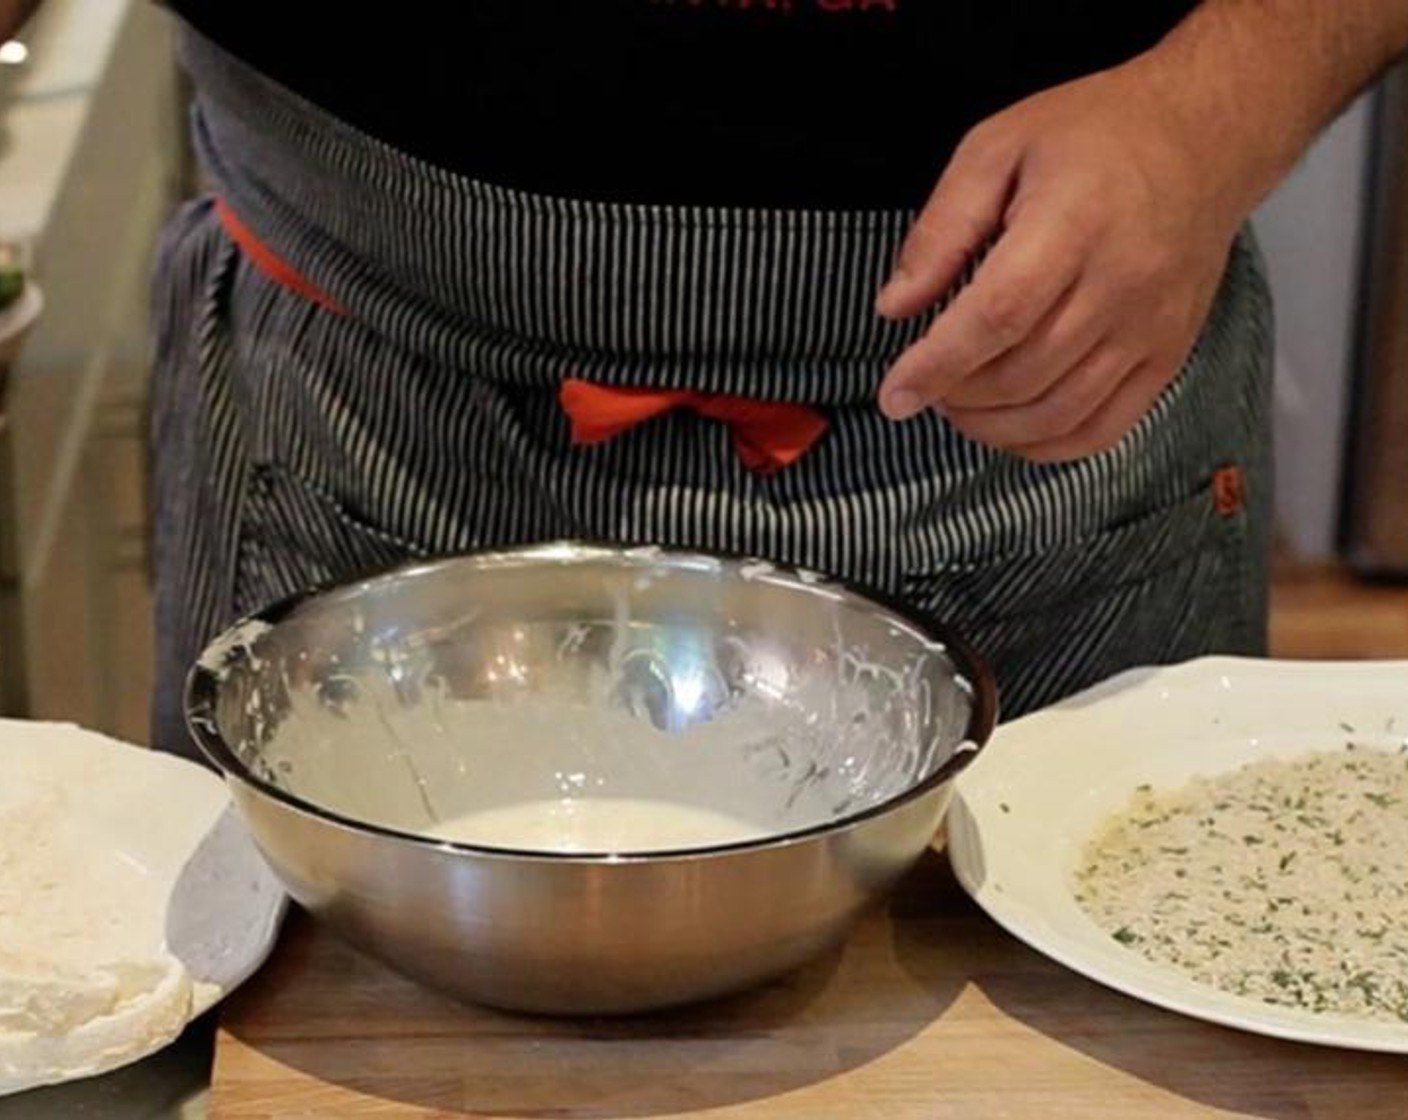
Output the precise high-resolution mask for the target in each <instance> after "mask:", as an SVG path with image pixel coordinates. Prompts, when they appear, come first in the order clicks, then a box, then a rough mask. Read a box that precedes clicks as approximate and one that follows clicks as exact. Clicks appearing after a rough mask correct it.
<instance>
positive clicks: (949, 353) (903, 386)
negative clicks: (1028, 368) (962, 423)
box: [880, 215, 1084, 420]
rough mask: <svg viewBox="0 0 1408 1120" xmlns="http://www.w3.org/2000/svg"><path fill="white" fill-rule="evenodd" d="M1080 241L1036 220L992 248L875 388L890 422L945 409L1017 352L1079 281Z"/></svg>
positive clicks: (1065, 230)
mask: <svg viewBox="0 0 1408 1120" xmlns="http://www.w3.org/2000/svg"><path fill="white" fill-rule="evenodd" d="M1083 252H1084V241H1083V239H1081V238H1080V237H1079V236H1078V235H1076V234H1073V233H1072V231H1071V230H1070V229H1069V228H1067V227H1066V226H1064V225H1063V224H1062V223H1061V222H1059V221H1055V220H1049V219H1042V218H1041V217H1039V216H1036V215H1033V216H1032V217H1030V218H1029V219H1028V220H1025V221H1022V222H1018V223H1017V224H1014V225H1013V226H1012V228H1010V229H1009V230H1008V231H1007V232H1006V233H1005V234H1003V236H1002V238H1001V239H1000V240H999V241H998V242H997V244H996V246H994V248H993V250H992V252H991V253H990V254H989V255H988V257H987V259H986V260H984V261H983V264H982V266H981V267H980V268H979V269H978V273H977V275H976V276H975V277H974V278H973V282H972V283H971V284H970V285H969V286H968V287H966V288H964V289H963V291H961V292H960V293H959V294H958V296H957V297H956V298H955V299H954V301H953V303H952V304H951V305H950V306H949V307H948V308H947V309H946V310H945V311H944V312H943V313H942V314H941V315H940V316H939V317H938V319H937V320H935V322H934V325H933V326H932V327H931V328H930V329H929V332H928V334H926V335H925V336H924V338H922V339H920V340H919V341H918V342H916V343H915V344H914V345H913V346H911V347H910V348H909V349H908V350H907V351H905V353H904V354H902V355H900V358H899V360H898V361H896V362H895V364H894V366H893V368H892V369H891V370H890V372H889V374H888V375H887V376H886V378H885V382H884V384H883V385H882V386H881V389H880V407H881V409H882V410H883V411H884V412H885V414H886V415H887V416H889V417H890V418H891V419H894V420H903V419H906V418H907V417H909V416H912V415H914V413H916V412H918V411H919V410H920V409H921V408H924V407H926V406H934V405H937V404H939V403H940V402H942V401H943V400H944V399H945V398H946V397H947V396H948V394H949V393H950V392H951V391H952V390H953V389H954V387H955V386H956V385H957V384H958V383H959V382H960V381H962V380H963V379H964V378H966V377H968V376H970V375H971V374H973V373H974V372H975V371H976V370H978V369H981V368H982V367H983V366H984V365H986V364H987V363H988V362H991V361H992V360H993V359H995V358H997V357H998V356H999V355H1001V354H1005V353H1007V351H1009V350H1013V349H1015V348H1016V347H1017V346H1019V345H1020V344H1021V343H1022V342H1023V341H1024V340H1025V339H1026V338H1027V337H1028V335H1030V334H1031V332H1032V330H1033V329H1034V328H1035V327H1036V326H1037V324H1038V323H1040V322H1041V321H1042V319H1043V318H1045V316H1046V315H1047V314H1048V313H1049V312H1050V311H1051V309H1052V307H1053V306H1054V305H1055V304H1056V303H1057V301H1058V300H1060V299H1061V297H1062V296H1063V295H1065V294H1066V292H1067V291H1068V290H1069V289H1070V288H1071V286H1072V285H1073V284H1074V283H1075V282H1076V280H1077V278H1078V277H1079V275H1080V266H1081V261H1082V255H1083Z"/></svg>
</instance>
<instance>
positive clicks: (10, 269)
mask: <svg viewBox="0 0 1408 1120" xmlns="http://www.w3.org/2000/svg"><path fill="white" fill-rule="evenodd" d="M23 291H24V273H23V272H22V271H21V270H20V268H19V266H18V265H11V264H5V263H3V262H0V311H3V310H4V309H5V308H7V307H9V306H10V304H12V303H14V302H15V300H17V299H19V298H20V293H21V292H23Z"/></svg>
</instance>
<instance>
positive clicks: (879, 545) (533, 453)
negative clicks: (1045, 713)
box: [153, 31, 1271, 750]
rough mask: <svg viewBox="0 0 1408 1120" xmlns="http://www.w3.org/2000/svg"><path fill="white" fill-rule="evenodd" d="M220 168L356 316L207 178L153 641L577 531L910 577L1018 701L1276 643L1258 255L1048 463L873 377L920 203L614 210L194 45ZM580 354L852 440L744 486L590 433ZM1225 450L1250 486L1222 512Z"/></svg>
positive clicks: (169, 340)
mask: <svg viewBox="0 0 1408 1120" xmlns="http://www.w3.org/2000/svg"><path fill="white" fill-rule="evenodd" d="M182 39H183V52H184V57H185V61H186V64H187V67H188V69H189V70H190V72H191V74H192V77H193V80H194V84H195V88H196V91H197V95H198V109H197V112H196V115H195V129H196V139H197V144H198V148H199V152H200V155H201V158H202V161H203V163H204V166H205V169H206V172H207V175H208V177H209V179H210V181H211V183H212V184H213V187H214V189H215V190H216V191H217V192H218V194H219V195H220V196H221V197H223V198H224V200H225V201H226V202H227V204H228V205H229V206H230V207H231V208H232V210H233V211H234V212H235V213H236V214H238V215H239V217H240V219H241V220H242V221H243V222H244V223H245V224H246V225H247V226H248V227H249V228H250V229H251V230H252V231H253V232H254V233H255V234H256V235H257V236H258V238H259V239H260V240H261V241H262V242H263V243H264V244H266V245H269V246H271V247H273V249H275V250H276V251H277V252H278V254H279V255H280V256H281V257H282V258H283V259H284V260H286V261H287V262H288V263H289V264H290V265H291V266H292V267H294V268H296V269H297V270H298V271H299V272H301V273H302V274H303V275H304V276H305V277H307V278H308V280H309V281H311V282H312V283H313V284H315V285H316V286H317V287H318V288H320V289H321V290H322V291H324V292H326V293H328V294H329V295H330V296H331V297H332V298H333V299H334V300H336V302H337V303H338V304H339V305H340V307H341V308H342V309H343V310H344V312H345V313H344V314H338V313H336V312H334V311H330V310H328V309H326V308H324V307H320V306H318V305H316V304H315V303H313V302H311V301H309V300H307V299H306V298H304V297H303V296H300V295H299V294H298V293H297V292H294V291H291V290H289V289H288V288H287V287H282V286H280V285H278V284H276V283H274V282H273V281H272V280H271V279H270V278H269V277H268V276H267V275H266V274H265V273H264V272H261V271H260V270H259V269H258V268H256V267H254V266H253V264H252V263H251V262H250V260H248V259H247V258H246V257H245V256H244V255H243V254H242V253H241V251H240V249H239V248H238V247H237V245H236V244H235V243H234V242H233V241H232V240H231V239H230V238H229V237H228V236H227V234H226V232H225V230H224V229H223V228H222V226H221V224H220V222H219V220H218V218H217V216H216V213H215V210H214V207H213V205H212V203H211V202H210V201H209V200H201V201H197V202H194V203H192V204H190V205H189V206H187V207H186V208H185V209H184V210H183V211H182V212H181V213H180V214H179V215H178V216H177V217H176V218H175V219H174V220H173V221H172V223H171V224H170V226H169V228H168V231H167V235H166V238H165V240H164V243H163V245H162V248H161V255H160V261H159V267H158V272H157V279H156V284H155V310H156V313H155V326H156V337H157V345H158V354H157V369H156V399H155V416H154V429H153V436H154V441H155V483H156V486H155V493H156V510H155V516H156V520H157V524H158V529H159V533H158V549H157V595H158V625H159V646H160V663H159V667H158V674H159V685H158V698H157V713H156V726H155V729H154V735H155V738H156V740H157V742H158V744H159V745H161V746H163V747H166V748H168V749H173V750H186V749H187V748H186V745H185V744H186V738H185V735H184V732H183V728H182V723H181V719H180V710H179V709H180V687H181V680H182V678H183V676H184V673H185V669H186V667H187V666H188V664H189V663H190V662H191V661H192V660H193V659H194V657H195V656H196V655H197V653H198V652H199V649H200V648H201V646H202V645H203V643H204V642H205V641H206V640H207V639H208V638H210V637H211V636H212V635H213V634H214V633H215V632H216V631H217V630H218V629H219V628H221V627H223V626H224V625H225V624H227V623H228V622H230V621H231V620H232V619H233V618H235V617H236V616H237V615H239V614H241V613H244V612H248V611H250V610H254V609H256V608H258V607H260V606H262V605H264V604H266V603H268V602H269V601H271V600H274V599H276V598H280V597H282V596H284V595H287V594H289V593H291V592H293V591H295V590H298V589H300V588H303V587H305V586H307V585H309V584H312V583H317V582H323V581H327V580H331V579H339V578H345V577H348V576H350V575H352V574H354V573H356V572H358V571H360V570H363V569H366V568H369V567H373V566H380V565H384V564H387V563H389V562H394V561H397V560H400V559H404V558H407V557H412V556H429V555H434V554H439V553H446V552H452V551H457V550H463V549H467V548H471V547H477V546H483V545H503V544H513V543H520V542H527V541H536V540H544V539H553V538H562V537H591V538H599V539H613V540H625V541H632V542H651V543H659V544H664V545H671V546H680V547H690V548H712V549H724V550H728V551H732V552H741V553H748V554H754V555H758V556H762V557H767V558H770V559H775V560H778V561H782V562H786V563H793V564H800V565H804V566H807V567H810V568H814V569H818V570H822V571H827V572H830V573H833V574H836V575H839V576H843V577H846V578H848V579H851V580H855V581H858V582H861V583H864V584H868V585H871V586H873V587H875V588H877V589H879V590H882V591H885V592H887V593H890V594H892V595H896V596H899V597H901V598H903V599H904V600H906V601H908V602H909V603H910V604H911V605H913V606H914V607H916V608H917V609H919V610H921V611H927V612H932V613H933V614H935V615H937V616H940V617H942V618H944V619H945V620H947V621H948V622H950V623H951V624H953V625H954V626H956V627H957V628H958V629H959V630H961V631H963V632H965V633H966V634H968V635H969V636H970V637H971V639H972V640H973V642H974V643H975V644H976V645H977V646H978V648H979V649H981V650H982V651H983V652H984V653H985V654H986V655H987V657H988V658H989V659H990V660H991V661H992V663H993V664H994V667H995V669H996V671H997V675H998V679H999V684H1000V687H1001V690H1002V699H1003V706H1004V710H1005V712H1006V713H1007V714H1008V715H1015V714H1018V713H1020V712H1022V711H1025V710H1028V709H1030V708H1032V707H1034V706H1036V705H1040V704H1043V703H1046V702H1049V701H1051V700H1054V699H1056V698H1058V697H1060V696H1062V695H1064V694H1066V693H1069V692H1071V691H1073V690H1075V689H1078V688H1080V687H1082V686H1085V685H1087V684H1090V683H1092V682H1093V681H1095V680H1097V679H1100V678H1102V677H1104V676H1106V675H1108V674H1110V673H1112V672H1115V671H1117V670H1119V669H1122V668H1125V667H1128V666H1130V665H1135V664H1142V663H1152V662H1164V661H1170V660H1176V659H1182V658H1186V657H1190V656H1194V655H1198V654H1202V653H1207V652H1212V651H1223V652H1244V653H1255V652H1259V651H1261V649H1262V647H1263V644H1264V636H1265V622H1266V598H1265V578H1264V575H1265V573H1264V568H1265V554H1266V548H1267V537H1268V533H1267V521H1268V517H1269V499H1270V494H1269V487H1270V471H1269V463H1268V447H1267V445H1268V428H1267V426H1268V387H1269V373H1270V364H1271V363H1270V357H1269V355H1270V347H1271V339H1270V306H1269V299H1268V295H1267V290H1266V286H1265V283H1264V280H1263V277H1262V273H1261V270H1260V263H1259V260H1258V257H1257V254H1256V251H1255V248H1254V246H1253V245H1252V244H1251V243H1250V241H1249V239H1243V240H1241V241H1239V242H1238V244H1237V246H1236V248H1235V250H1234V252H1233V255H1232V258H1231V260H1230V262H1229V266H1228V270H1227V274H1226V278H1225V280H1224V283H1223V287H1222V291H1221V295H1220V297H1219V299H1218V301H1217V305H1216V307H1215V309H1214V311H1213V314H1212V317H1211V319H1210V321H1209V323H1208V325H1207V327H1206V329H1205V331H1204V334H1203V336H1202V338H1201V341H1200V342H1199V344H1198V347H1197V350H1196V352H1195V353H1194V355H1193V357H1192V358H1191V359H1190V361H1189V363H1188V367H1187V369H1186V370H1185V371H1184V373H1183V375H1182V376H1181V377H1180V379H1179V380H1178V381H1177V382H1176V383H1175V384H1174V385H1173V386H1172V387H1171V388H1170V390H1169V391H1168V392H1167V393H1166V394H1165V395H1164V397H1163V398H1162V399H1161V400H1160V402H1159V404H1158V405H1157V407H1156V408H1155V410H1154V412H1153V413H1152V414H1151V415H1150V416H1149V417H1148V418H1147V419H1146V420H1145V421H1144V422H1143V423H1141V425H1140V426H1139V427H1138V429H1137V430H1136V431H1135V432H1134V433H1132V434H1131V435H1130V437H1129V438H1127V439H1126V440H1125V441H1124V443H1123V444H1121V445H1120V446H1119V447H1118V448H1116V449H1115V450H1113V451H1111V452H1109V453H1107V454H1104V455H1101V456H1098V457H1095V458H1092V459H1089V460H1086V461H1084V462H1081V463H1076V464H1071V465H1062V466H1037V465H1033V464H1029V463H1026V462H1024V461H1022V460H1019V459H1016V458H1013V457H1011V456H1008V455H1005V454H1001V453H998V452H995V451H992V450H990V449H988V448H985V447H982V446H979V445H977V444H974V443H972V442H970V441H968V440H966V439H965V438H963V437H962V436H960V435H959V434H957V433H956V432H954V431H953V430H952V429H951V428H949V427H948V426H947V425H946V424H945V423H944V422H943V421H942V420H941V419H940V418H938V417H936V416H933V415H928V416H925V417H923V418H920V419H917V420H914V421H912V422H909V423H906V424H903V425H895V424H891V423H890V422H888V421H887V420H885V419H884V418H883V417H882V416H881V415H880V413H879V412H878V411H877V409H876V408H875V407H874V403H873V398H874V394H875V390H876V387H877V386H878V384H879V382H880V379H881V376H882V374H883V373H884V371H885V369H886V368H887V366H888V363H889V361H890V360H891V359H892V358H893V357H894V356H895V355H896V354H897V353H898V352H899V351H900V350H901V349H902V348H903V346H904V345H905V343H906V342H907V341H908V340H910V339H912V338H913V337H915V336H916V334H917V333H918V332H919V331H920V330H922V329H923V324H910V325H900V326H897V325H895V324H892V323H888V322H884V321H882V320H880V319H878V318H877V317H876V316H875V315H874V313H873V311H872V303H873V299H874V294H875V292H876V291H877V289H878V287H879V285H880V283H881V281H882V280H883V279H884V276H885V273H886V271H887V267H888V265H889V263H890V261H891V259H892V257H893V255H894V253H895V251H896V249H897V248H898V246H899V244H900V242H901V240H902V238H903V236H904V232H905V230H906V228H907V225H908V223H909V221H910V220H911V219H912V217H913V215H911V214H909V213H904V212H844V213H842V212H792V211H777V210H760V209H729V208H718V209H714V208H708V207H687V208H671V207H659V206H640V205H621V204H608V203H595V202H584V201H574V200H564V199H556V198H549V197H543V196H537V195H528V194H523V193H518V192H515V191H510V190H505V189H501V188H497V187H494V186H490V185H486V184H483V183H478V182H472V181H469V180H466V179H462V178H458V177H456V176H454V175H451V174H448V173H446V172H444V171H442V170H440V169H437V168H434V167H431V166H427V165H425V164H422V163H420V162H417V161H416V160H413V159H411V158H410V157H408V156H406V155H403V154H402V153H399V152H397V151H395V150H393V149H391V148H389V147H387V146H385V145H384V144H381V143H380V142H378V141H376V140H374V139H372V138H370V137H368V136H365V135H363V134H361V133H359V132H357V131H355V130H353V129H350V128H348V127H347V126H345V125H343V124H342V123H340V122H338V121H336V120H334V119H332V118H330V117H328V116H327V115H326V114H324V113H322V112H321V111H320V110H319V109H317V108H316V107H314V106H311V105H309V104H307V103H306V102H304V101H302V100H300V99H299V98H297V97H296V96H294V95H293V94H292V93H290V92H289V91H287V90H285V89H283V88H281V87H279V86H277V85H275V84H274V83H272V82H270V81H268V80H266V79H264V78H263V77H262V76H260V75H258V74H257V73H255V72H254V71H252V70H250V69H249V68H247V67H245V66H244V65H242V64H241V63H239V62H238V61H237V60H235V59H233V58H231V57H229V56H228V55H226V54H225V53H223V52H222V51H221V50H220V49H219V48H217V47H215V46H214V45H212V44H210V43H209V42H207V41H205V40H203V39H201V38H200V37H198V36H197V35H195V34H194V33H192V32H189V31H186V32H184V33H183V36H182ZM568 376H575V377H582V378H587V379H589V380H593V381H597V382H601V383H603V384H609V385H621V386H651V387H671V388H674V387H688V388H694V389H699V390H703V391H707V392H722V393H734V394H741V395H745V396H750V397H755V398H760V399H773V400H788V401H799V402H804V403H808V404H812V405H815V406H818V407H821V408H823V409H825V410H826V411H827V414H828V416H829V418H830V420H831V428H830V431H829V432H828V433H827V435H826V436H825V437H824V438H823V440H822V441H821V442H820V443H819V444H818V445H817V446H816V447H814V448H813V449H812V450H811V451H810V452H809V453H808V454H807V455H806V456H805V457H804V458H803V459H802V460H801V461H800V462H798V463H797V464H795V465H794V466H792V467H789V468H788V469H786V470H784V471H781V472H780V473H777V474H774V475H768V476H764V475H759V474H755V473H750V472H749V471H747V470H746V469H745V468H744V467H743V466H742V465H741V464H740V463H739V462H738V459H737V457H736V456H735V454H734V452H733V449H732V446H731V442H730V438H729V433H728V432H727V430H726V429H725V428H724V427H723V426H722V425H719V424H717V423H715V422H712V421H709V420H706V419H703V418H701V417H699V416H697V415H695V414H692V413H688V412H679V413H672V414H670V415H668V416H666V417H664V418H661V419H659V420H656V421H651V422H650V423H648V424H645V425H643V426H641V427H640V428H638V429H635V430H633V431H631V432H630V433H628V434H626V435H624V436H622V437H620V438H618V439H616V440H613V441H611V442H609V443H606V444H603V445H600V446H596V447H591V448H576V447H573V446H572V445H571V443H570V440H569V434H568V425H567V422H566V420H565V418H564V417H563V416H562V415H561V414H560V411H559V407H558V404H557V402H556V391H557V388H558V386H559V384H560V382H561V381H562V379H563V378H564V377H568ZM1227 468H1237V469H1239V470H1240V472H1241V477H1243V478H1245V479H1246V482H1247V493H1248V495H1249V499H1248V501H1247V502H1246V503H1245V504H1242V505H1241V506H1239V507H1238V508H1236V509H1228V508H1226V506H1225V505H1223V506H1222V507H1221V508H1219V503H1218V502H1217V501H1215V500H1214V497H1215V495H1214V489H1215V488H1214V486H1213V480H1214V479H1215V478H1216V477H1217V476H1218V472H1219V471H1223V470H1225V469H1227Z"/></svg>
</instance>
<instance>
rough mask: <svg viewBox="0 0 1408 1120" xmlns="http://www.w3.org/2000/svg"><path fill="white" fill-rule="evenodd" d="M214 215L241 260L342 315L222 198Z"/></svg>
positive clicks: (340, 307) (331, 302) (289, 288)
mask: <svg viewBox="0 0 1408 1120" xmlns="http://www.w3.org/2000/svg"><path fill="white" fill-rule="evenodd" d="M215 213H216V214H217V215H218V216H219V218H220V224H221V225H222V226H224V227H225V235H226V236H227V237H229V239H230V240H231V241H233V242H234V243H235V244H236V245H237V246H239V250H240V252H241V253H243V254H244V255H245V259H246V260H248V261H249V263H250V264H252V265H253V266H254V267H255V268H257V269H258V270H259V271H260V272H262V273H263V274H264V275H265V276H267V277H268V278H269V279H270V280H272V281H273V282H274V283H275V284H278V285H279V286H280V287H283V288H287V289H288V290H289V291H291V292H296V293H297V294H298V295H300V296H302V297H303V298H304V299H307V300H312V302H314V303H316V304H317V305H318V306H319V307H323V308H326V309H327V310H328V311H331V312H333V313H334V314H337V315H342V314H345V312H344V311H343V308H342V305H341V304H339V303H338V302H337V300H335V299H333V298H332V296H330V295H328V293H327V292H325V291H323V289H322V288H320V287H318V286H317V285H316V284H314V283H313V281H311V280H309V279H308V277H306V276H304V275H303V273H301V272H299V271H298V269H296V268H294V267H293V265H291V264H289V263H288V261H286V260H284V259H283V257H281V256H279V255H278V253H276V252H274V250H273V249H271V248H269V246H268V245H266V244H265V243H264V242H263V241H261V240H260V239H259V238H258V237H257V236H255V233H254V231H253V230H251V229H250V228H249V227H248V226H247V225H245V224H244V222H242V221H240V218H239V215H238V214H236V213H235V212H234V211H233V210H231V209H230V206H229V203H227V202H226V201H225V200H224V199H223V198H217V199H216V200H215Z"/></svg>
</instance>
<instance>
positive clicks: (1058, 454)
mask: <svg viewBox="0 0 1408 1120" xmlns="http://www.w3.org/2000/svg"><path fill="white" fill-rule="evenodd" d="M1175 372H1176V371H1175ZM1170 376H1171V375H1170V372H1169V370H1168V369H1167V368H1165V366H1164V364H1163V363H1157V362H1147V363H1145V364H1143V365H1141V366H1140V367H1139V368H1138V369H1136V370H1135V371H1134V372H1133V373H1132V374H1130V376H1129V377H1127V378H1126V379H1125V380H1124V382H1123V383H1122V384H1121V385H1120V387H1119V390H1118V392H1116V393H1115V395H1114V396H1112V397H1111V398H1110V399H1109V400H1108V401H1106V402H1105V404H1104V405H1103V406H1101V407H1100V408H1099V409H1098V410H1097V411H1096V412H1095V413H1094V414H1093V415H1091V416H1090V417H1089V419H1087V420H1086V421H1085V422H1084V423H1083V424H1081V425H1080V426H1079V427H1078V428H1076V429H1075V430H1074V431H1071V432H1069V433H1067V434H1066V435H1064V436H1061V437H1059V438H1057V439H1052V440H1041V441H1036V442H1033V443H1029V444H1026V445H1023V446H1018V447H1014V448H1012V450H1013V452H1014V453H1015V454H1017V455H1020V456H1022V458H1024V459H1030V460H1032V461H1034V462H1038V463H1061V462H1069V461H1070V460H1072V459H1083V458H1085V457H1087V456H1089V455H1098V454H1099V453H1100V452H1102V451H1108V450H1110V448H1112V447H1114V446H1116V445H1117V444H1118V443H1119V442H1120V441H1121V440H1123V439H1124V437H1125V436H1126V435H1128V434H1129V432H1130V430H1131V429H1132V428H1134V427H1135V425H1137V424H1138V423H1139V422H1140V421H1141V420H1143V419H1144V417H1145V416H1147V415H1148V414H1149V412H1150V410H1151V409H1152V408H1153V407H1154V405H1155V404H1156V403H1157V402H1158V399H1159V395H1160V394H1161V393H1162V392H1163V391H1164V388H1165V387H1166V386H1167V385H1168V383H1169V381H1170Z"/></svg>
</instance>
